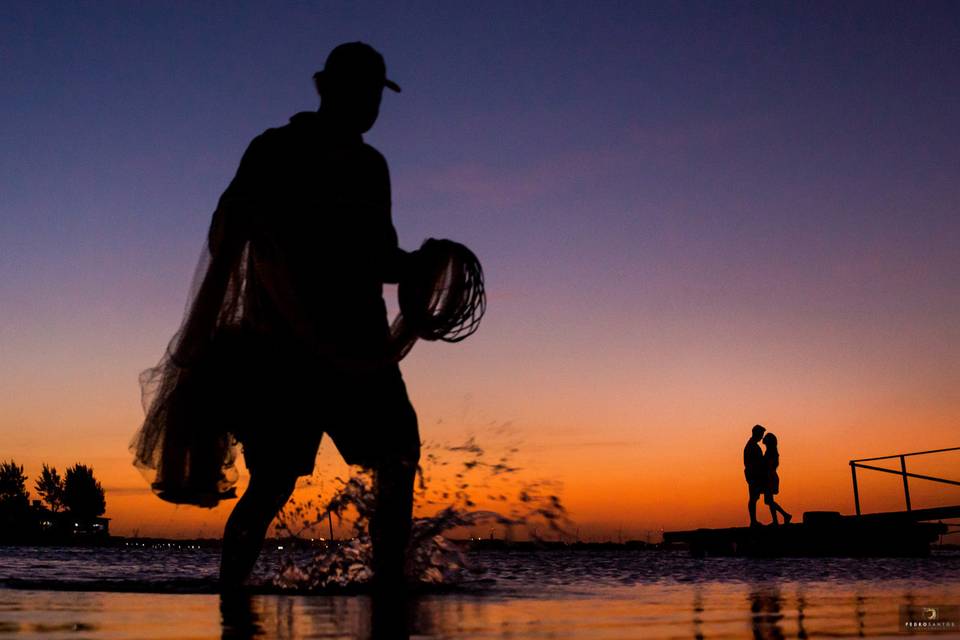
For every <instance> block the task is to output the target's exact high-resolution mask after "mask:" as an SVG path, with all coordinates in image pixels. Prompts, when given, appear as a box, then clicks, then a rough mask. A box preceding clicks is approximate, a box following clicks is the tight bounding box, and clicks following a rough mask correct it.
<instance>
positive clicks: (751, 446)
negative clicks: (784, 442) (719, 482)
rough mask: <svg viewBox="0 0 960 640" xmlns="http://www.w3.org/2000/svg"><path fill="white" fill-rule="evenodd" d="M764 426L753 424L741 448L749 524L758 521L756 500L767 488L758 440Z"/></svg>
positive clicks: (752, 525) (756, 523)
mask: <svg viewBox="0 0 960 640" xmlns="http://www.w3.org/2000/svg"><path fill="white" fill-rule="evenodd" d="M764 431H766V428H764V427H763V426H761V425H759V424H757V425H754V426H753V431H752V434H751V436H750V439H749V440H747V445H746V446H745V447H744V448H743V475H744V476H745V477H746V479H747V489H748V490H749V493H750V498H749V500H748V502H747V511H748V512H749V513H750V526H751V527H754V526H757V525H759V524H760V523H759V522H758V521H757V501H758V500H759V499H760V496H762V495H763V494H764V493H765V492H766V490H767V475H768V473H767V465H766V463H765V462H764V460H763V450H762V449H761V448H760V440H761V439H762V438H763V432H764Z"/></svg>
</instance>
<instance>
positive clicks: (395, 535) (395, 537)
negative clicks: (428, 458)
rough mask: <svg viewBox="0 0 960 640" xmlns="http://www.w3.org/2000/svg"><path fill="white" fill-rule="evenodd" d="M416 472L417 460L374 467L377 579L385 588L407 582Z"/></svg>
mask: <svg viewBox="0 0 960 640" xmlns="http://www.w3.org/2000/svg"><path fill="white" fill-rule="evenodd" d="M416 475H417V461H416V460H400V459H397V460H391V461H387V462H384V463H381V464H379V465H378V466H377V467H376V469H375V470H374V482H375V484H376V487H375V492H376V505H375V508H374V514H373V518H372V519H371V521H370V539H371V542H372V543H373V575H374V582H375V585H376V587H377V588H378V589H381V590H392V589H395V588H402V587H403V585H404V582H405V580H404V568H405V565H406V553H407V544H408V543H409V542H410V526H411V522H412V519H413V483H414V480H415V479H416Z"/></svg>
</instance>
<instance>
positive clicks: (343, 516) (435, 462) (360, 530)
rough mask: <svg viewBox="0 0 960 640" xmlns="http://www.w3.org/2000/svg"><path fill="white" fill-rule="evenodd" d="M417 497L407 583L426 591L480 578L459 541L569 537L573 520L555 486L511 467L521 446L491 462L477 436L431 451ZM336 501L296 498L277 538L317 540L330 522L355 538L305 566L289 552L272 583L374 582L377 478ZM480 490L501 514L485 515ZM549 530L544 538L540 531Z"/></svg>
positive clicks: (357, 474) (302, 586) (325, 586)
mask: <svg viewBox="0 0 960 640" xmlns="http://www.w3.org/2000/svg"><path fill="white" fill-rule="evenodd" d="M423 450H424V454H425V455H424V456H423V462H422V464H421V466H420V468H419V469H418V474H417V484H416V487H415V491H414V514H415V517H414V520H413V526H412V529H411V536H410V545H409V547H408V550H407V558H408V564H407V575H408V579H409V580H410V581H411V582H413V583H417V584H421V585H452V584H462V583H463V582H465V581H467V580H470V579H476V578H478V577H482V576H481V574H482V570H480V569H478V568H476V567H475V566H473V565H472V564H471V563H470V561H469V559H468V557H467V554H466V550H465V548H464V545H463V544H462V543H461V542H457V541H456V540H454V539H453V535H454V534H456V533H458V532H459V533H460V535H464V533H465V532H466V531H468V530H473V529H475V528H477V527H480V526H483V527H490V532H491V534H490V535H491V536H492V535H493V533H492V532H493V527H500V528H502V531H503V536H504V539H506V540H512V539H514V537H515V536H516V537H520V538H522V537H527V538H531V539H542V538H545V537H546V536H548V535H552V536H553V537H555V538H562V537H563V536H564V535H567V529H568V528H569V525H570V519H569V517H568V515H567V511H566V509H565V508H564V506H563V504H562V502H561V500H560V497H559V495H558V494H559V492H560V487H559V485H558V484H557V483H555V482H549V481H538V482H521V481H518V480H517V479H516V474H517V473H518V472H519V471H520V468H519V467H517V466H515V465H514V464H513V462H512V458H513V456H514V455H515V454H516V453H517V451H518V450H517V448H509V449H507V450H506V451H504V452H502V453H501V454H498V455H494V456H492V458H493V459H494V460H495V461H494V462H490V461H489V460H488V458H490V457H491V456H490V455H488V454H487V452H486V451H485V450H484V449H483V448H481V447H480V446H479V445H478V444H477V443H476V441H475V440H474V439H473V438H470V439H469V440H467V441H466V442H465V443H463V444H460V445H456V446H450V445H438V444H434V445H426V446H424V448H423ZM336 482H337V484H338V487H337V489H336V491H335V492H334V495H333V497H332V498H331V499H330V500H328V501H327V502H326V503H325V504H323V505H322V506H318V505H319V504H320V501H319V496H317V498H310V499H308V500H306V501H303V502H300V501H297V500H295V499H293V500H291V501H290V502H289V503H288V504H287V506H286V507H285V508H284V510H283V511H282V512H281V513H280V515H279V516H278V518H277V522H276V525H275V527H276V530H277V531H278V533H283V534H285V535H288V536H291V537H293V538H301V539H302V538H306V537H311V538H313V537H315V536H314V535H311V534H314V533H315V532H316V531H318V530H320V527H323V526H326V525H325V523H326V522H327V519H328V518H331V517H332V518H336V519H337V521H338V522H339V523H341V524H343V523H346V524H347V525H349V528H350V531H351V534H352V535H351V537H350V538H349V539H347V540H343V541H340V542H336V543H334V542H331V541H327V542H326V545H325V547H324V548H321V549H319V550H314V551H315V553H313V554H312V557H309V558H308V559H306V560H304V559H302V558H298V557H297V556H295V555H293V554H291V555H290V556H288V557H286V558H285V559H284V560H282V562H281V566H280V568H279V570H278V571H277V573H276V575H275V576H274V577H273V579H272V585H273V586H274V587H278V588H281V589H296V590H308V591H313V590H330V589H350V588H355V587H358V586H361V585H364V584H366V583H368V582H369V581H370V579H371V578H372V577H373V572H372V570H371V569H370V567H371V556H372V546H371V543H370V537H369V534H368V529H367V527H368V525H369V522H370V518H371V516H372V515H373V509H374V491H373V476H372V474H371V473H370V472H368V471H365V470H363V469H360V468H356V469H355V470H354V471H353V473H352V475H351V476H350V477H349V478H347V479H345V480H344V479H342V478H337V479H336ZM478 492H481V493H482V495H483V497H484V498H485V502H487V503H490V504H493V505H497V508H496V509H479V508H478V500H480V498H479V497H477V496H478ZM541 529H542V530H544V531H545V532H548V533H546V534H543V535H542V534H540V531H541Z"/></svg>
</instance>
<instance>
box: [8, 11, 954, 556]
mask: <svg viewBox="0 0 960 640" xmlns="http://www.w3.org/2000/svg"><path fill="white" fill-rule="evenodd" d="M352 40H363V41H365V42H369V43H370V44H372V45H373V46H375V47H376V48H377V49H379V50H380V51H381V52H382V53H383V54H384V56H385V58H386V63H387V69H388V74H389V76H390V77H391V78H392V79H394V80H396V81H397V82H398V83H399V84H400V85H401V86H402V87H403V92H402V93H400V94H393V93H391V92H387V93H386V95H385V96H384V100H383V105H382V108H381V116H380V119H379V121H378V122H377V124H376V125H375V127H374V128H373V129H372V131H370V132H369V133H368V134H367V135H366V140H367V141H368V142H369V143H371V144H372V145H374V146H375V147H377V148H378V149H379V150H380V151H381V152H382V153H383V154H384V156H385V157H386V158H387V161H388V163H389V165H390V170H391V176H392V183H393V203H394V204H393V216H394V224H395V226H396V228H397V231H398V233H399V236H400V242H401V245H402V246H404V247H405V248H408V249H413V248H416V247H417V246H418V245H419V243H420V242H421V241H422V240H423V239H425V238H427V237H431V236H433V237H446V238H451V239H455V240H457V241H460V242H463V243H465V244H467V245H468V246H470V247H471V248H472V249H473V250H474V251H475V252H476V254H477V255H478V256H479V257H480V259H481V261H482V263H483V266H484V269H485V272H486V278H487V293H488V296H489V300H488V302H489V306H488V313H487V315H486V317H485V318H484V321H483V324H482V326H481V328H480V331H479V332H478V333H477V334H476V335H474V336H473V337H472V338H470V339H469V340H467V341H465V342H463V343H460V344H457V345H447V344H423V343H421V344H418V345H417V346H416V347H415V348H414V350H413V352H412V353H411V354H410V355H409V356H408V357H407V358H406V359H405V360H404V362H403V363H402V369H403V372H404V376H405V378H406V380H407V385H408V388H409V391H410V395H411V399H412V400H413V402H414V405H415V406H416V408H417V411H418V414H419V417H420V425H421V435H422V437H423V439H424V440H425V441H427V442H431V443H449V444H456V443H459V442H462V441H464V440H466V439H467V438H468V437H470V436H474V437H475V438H476V441H477V442H478V443H479V444H480V445H481V446H484V447H487V448H489V449H490V450H491V451H492V452H499V451H503V450H506V449H508V448H510V447H516V448H517V449H518V452H517V453H516V454H515V462H516V463H517V465H518V466H520V467H522V469H523V471H522V472H520V473H519V474H518V480H519V479H524V480H536V479H546V480H551V481H554V482H557V483H559V485H560V486H562V493H561V495H562V496H563V499H564V501H565V503H566V504H567V506H568V508H569V509H570V510H571V515H572V517H573V519H574V520H575V521H576V525H577V526H578V527H579V528H580V529H581V536H597V537H604V536H611V535H616V534H615V532H616V531H617V530H618V529H619V528H620V527H622V528H623V531H624V536H625V537H627V536H629V537H642V536H645V535H646V532H648V531H654V532H657V531H659V530H660V529H661V528H665V529H674V528H688V527H695V526H716V525H723V526H731V525H735V524H743V523H745V522H746V509H745V502H746V486H745V483H744V480H743V468H742V460H741V452H742V448H743V445H744V442H745V441H746V439H747V438H748V437H749V431H750V427H751V426H752V425H753V424H754V423H757V422H759V423H762V424H764V425H766V426H767V427H768V428H769V429H770V430H772V431H773V432H775V433H776V434H777V435H778V437H779V439H780V448H781V457H782V458H781V459H782V466H781V469H780V476H781V495H780V498H781V499H782V500H781V501H782V504H783V505H784V507H785V508H786V509H787V510H788V511H791V512H793V513H796V514H800V513H802V512H803V511H804V510H823V509H832V510H841V511H844V512H851V511H852V510H853V498H852V491H851V487H850V470H849V466H848V465H847V462H848V460H850V459H851V458H856V457H868V456H875V455H885V454H892V453H898V452H902V451H916V450H923V449H934V448H941V447H950V446H960V322H958V319H960V257H958V256H960V215H958V213H960V212H958V207H960V176H958V171H960V117H958V114H960V5H958V4H957V3H954V2H916V3H913V2H896V3H886V2H845V3H834V2H806V3H774V2H770V3H740V2H730V3H717V2H704V3H700V2H670V3H668V2H662V3H655V2H643V3H627V2H624V3H607V2H599V3H586V2H584V3H539V2H522V3H487V2H484V3H471V4H469V5H468V4H466V3H449V5H448V3H420V2H417V3H409V4H406V3H383V4H370V3H359V4H357V3H346V2H344V3H328V2H297V3H289V4H282V3H260V4H250V3H226V2H225V3H206V2H204V3H187V2H169V3H168V2H150V3H146V2H136V3H129V2H116V3H111V2H95V3H94V2H85V3H63V2H49V3H46V2H5V3H3V4H2V6H0V459H3V460H8V459H10V458H13V459H14V460H16V461H17V462H18V463H20V464H23V465H24V466H25V467H26V472H27V474H28V475H29V476H30V481H29V484H30V487H31V489H32V485H33V479H34V478H35V477H36V476H37V475H38V473H39V470H40V466H41V463H42V462H47V463H49V464H53V465H56V466H57V467H58V468H60V469H61V470H62V469H63V468H65V467H66V466H68V465H71V464H73V463H74V462H78V461H79V462H84V463H87V464H90V465H92V466H93V467H94V470H95V473H96V475H97V476H98V477H99V478H100V479H101V481H102V482H103V485H104V487H105V489H106V492H107V493H106V496H107V505H108V511H107V515H108V516H109V517H111V518H113V521H112V525H111V528H112V532H113V533H116V534H124V535H128V534H131V533H133V532H134V531H138V532H139V534H140V535H170V536H196V535H204V536H215V535H219V531H220V529H221V528H222V523H223V521H224V519H225V518H226V515H227V514H228V512H229V511H228V510H229V508H231V506H232V503H227V504H226V505H225V506H221V507H220V508H218V509H216V510H214V511H204V510H200V509H194V508H183V507H181V508H175V507H173V506H171V505H167V504H166V503H163V502H161V501H160V500H158V499H157V498H155V497H154V496H153V495H152V494H151V493H150V491H149V489H148V487H147V485H146V482H145V481H144V480H143V478H142V477H141V476H140V474H139V473H138V472H137V471H136V470H135V469H134V468H133V466H132V465H131V455H130V454H129V452H128V450H127V446H128V444H129V441H130V438H131V437H132V435H133V433H134V431H135V430H136V429H137V428H138V427H139V424H140V421H141V420H142V415H143V414H142V409H141V407H140V399H139V387H138V384H137V375H138V373H139V372H140V371H141V370H143V369H145V368H147V367H150V366H152V365H153V364H155V363H156V361H157V360H158V359H159V358H160V356H161V354H162V352H163V349H164V347H165V346H166V343H167V341H168V340H169V338H170V336H171V335H172V333H173V331H174V330H175V329H176V328H177V325H178V323H179V321H180V318H181V316H182V313H183V305H184V303H185V301H186V294H187V288H188V285H189V283H190V280H191V277H192V273H193V269H194V267H195V266H196V262H197V258H198V257H199V255H200V249H201V247H202V243H203V239H204V236H205V233H206V229H207V226H208V225H209V221H210V215H211V213H212V211H213V208H214V206H215V204H216V201H217V198H218V197H219V195H220V193H221V192H222V191H223V189H224V188H225V187H226V185H227V184H228V182H229V181H230V179H231V178H232V176H233V174H234V172H235V171H236V167H237V163H238V161H239V159H240V156H241V154H242V153H243V150H244V149H245V148H246V145H247V144H248V143H249V141H250V140H251V139H252V138H253V137H254V136H256V135H257V134H259V133H260V132H262V131H263V130H264V129H266V128H268V127H274V126H280V125H282V124H284V123H286V122H287V119H288V118H289V117H290V116H291V115H292V114H294V113H296V112H298V111H303V110H313V109H316V107H317V104H318V99H317V97H316V94H315V92H314V89H313V86H312V81H311V75H312V73H313V72H314V71H316V70H317V69H319V68H321V67H322V65H323V61H324V59H325V58H326V55H327V53H328V52H329V51H330V49H331V48H333V47H334V46H335V45H337V44H339V43H341V42H345V41H352ZM391 293H392V292H391ZM951 456H952V457H951ZM909 464H910V465H911V469H912V468H916V469H917V470H918V471H919V472H921V473H922V472H924V471H926V472H930V473H934V475H938V474H947V475H948V476H950V477H953V478H957V477H960V452H958V453H957V454H950V455H948V456H944V457H943V458H942V460H939V461H938V460H930V461H923V460H922V459H920V460H917V461H916V462H914V461H913V460H911V461H910V463H909ZM337 465H338V463H337V461H336V454H335V451H333V450H332V448H331V446H330V444H329V442H325V444H324V446H323V447H322V451H321V464H320V469H321V470H323V471H324V473H325V477H326V478H328V479H329V477H330V476H331V475H334V474H335V473H342V472H343V470H342V469H340V468H339V467H338V466H337ZM913 465H916V467H913ZM241 469H243V467H242V464H241ZM873 475H879V474H873ZM521 476H522V478H521ZM924 485H925V483H920V482H919V481H915V482H913V484H912V487H911V489H912V491H913V492H914V496H913V500H914V506H915V507H916V506H932V505H936V504H958V503H960V490H956V489H950V488H939V487H933V488H928V487H925V486H924ZM33 493H34V494H35V491H34V492H33ZM861 496H862V499H863V503H864V508H865V509H866V510H884V509H898V508H900V507H901V505H902V499H903V496H902V487H901V485H900V481H899V479H898V478H896V477H895V476H883V477H876V478H873V477H870V475H865V476H864V477H863V479H862V482H861ZM33 497H36V496H35V495H34V496H33ZM761 512H762V510H761ZM763 518H764V519H768V518H769V515H768V514H763Z"/></svg>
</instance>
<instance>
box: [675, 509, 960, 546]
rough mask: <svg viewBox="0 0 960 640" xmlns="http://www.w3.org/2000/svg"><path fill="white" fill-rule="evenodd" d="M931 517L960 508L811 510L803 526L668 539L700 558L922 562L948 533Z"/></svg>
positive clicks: (680, 534)
mask: <svg viewBox="0 0 960 640" xmlns="http://www.w3.org/2000/svg"><path fill="white" fill-rule="evenodd" d="M924 512H930V513H926V514H925V513H924ZM927 515H929V516H930V517H931V519H940V518H958V517H960V506H954V507H940V508H938V509H923V510H916V511H912V512H908V511H896V512H892V513H873V514H869V515H861V516H844V515H841V514H840V513H838V512H836V511H808V512H806V513H804V514H803V522H801V523H791V524H786V525H784V524H781V525H779V526H774V525H766V526H759V527H732V528H729V529H695V530H693V531H668V532H666V533H664V534H663V540H664V542H668V543H676V542H682V543H684V544H686V545H687V546H688V547H689V549H690V552H691V553H692V554H693V555H695V556H701V557H702V556H755V557H781V556H782V557H791V556H793V557H798V556H833V557H867V556H881V557H897V556H915V557H922V556H926V555H929V554H930V545H931V544H933V543H935V542H936V541H937V540H938V539H939V537H940V536H941V535H944V534H946V533H947V531H948V529H947V525H946V524H944V523H942V522H927V521H924V520H922V519H920V520H918V519H916V517H917V516H920V518H925V517H926V516H927Z"/></svg>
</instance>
